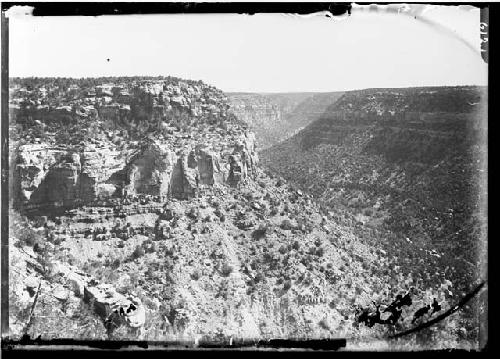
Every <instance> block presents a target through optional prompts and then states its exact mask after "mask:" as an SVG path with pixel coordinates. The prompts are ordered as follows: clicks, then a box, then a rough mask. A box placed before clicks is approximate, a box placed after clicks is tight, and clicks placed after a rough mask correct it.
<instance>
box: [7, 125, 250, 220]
mask: <svg viewBox="0 0 500 359" xmlns="http://www.w3.org/2000/svg"><path fill="white" fill-rule="evenodd" d="M257 163H258V156H257V153H256V152H255V138H254V136H253V135H252V134H248V133H245V134H242V135H241V136H240V137H239V138H236V140H235V141H234V143H233V144H229V145H228V146H227V148H226V149H225V150H224V151H217V150H214V149H213V148H211V147H210V146H208V145H206V144H196V143H193V144H192V146H191V147H187V148H183V149H181V150H177V151H176V150H175V148H173V146H171V145H170V144H165V143H159V142H155V141H148V143H146V144H144V145H143V146H142V148H141V149H139V150H137V151H135V153H133V154H130V155H127V154H126V153H120V152H119V151H112V150H109V149H100V150H99V151H87V150H83V151H77V150H72V149H63V148H51V147H49V146H44V145H25V146H21V147H20V148H19V151H18V154H17V162H16V170H17V176H18V178H19V181H18V182H19V185H18V186H19V187H18V192H19V195H18V196H17V204H18V206H21V207H23V208H24V209H28V210H30V209H33V210H36V209H40V208H41V207H44V208H46V207H60V208H62V207H64V208H69V207H74V206H77V205H80V204H84V203H89V202H92V201H94V200H97V199H106V198H112V197H122V196H127V195H137V194H147V195H153V196H162V197H164V198H166V197H174V198H177V199H189V198H192V197H194V196H196V194H197V192H198V190H199V189H200V188H202V187H212V186H217V185H230V186H238V185H239V184H240V183H242V182H243V181H244V180H245V178H247V177H248V176H252V175H253V174H254V173H255V170H256V166H257Z"/></svg>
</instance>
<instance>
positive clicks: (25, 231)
mask: <svg viewBox="0 0 500 359" xmlns="http://www.w3.org/2000/svg"><path fill="white" fill-rule="evenodd" d="M19 240H20V241H21V242H22V243H24V244H26V245H28V246H31V247H33V246H34V245H35V244H36V243H37V242H39V241H40V235H39V234H38V233H37V232H35V231H34V230H33V229H31V228H29V227H28V228H22V229H21V230H20V233H19Z"/></svg>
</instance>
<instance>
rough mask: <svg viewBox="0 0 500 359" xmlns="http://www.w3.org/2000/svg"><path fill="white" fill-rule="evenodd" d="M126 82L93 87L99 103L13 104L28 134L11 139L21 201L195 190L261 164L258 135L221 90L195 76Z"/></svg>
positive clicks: (46, 204)
mask: <svg viewBox="0 0 500 359" xmlns="http://www.w3.org/2000/svg"><path fill="white" fill-rule="evenodd" d="M127 86H128V87H127ZM127 86H125V85H123V86H115V87H118V90H117V91H115V93H116V96H113V97H111V96H107V94H106V93H105V94H104V95H106V96H104V95H103V96H102V97H101V98H99V96H97V95H94V93H91V96H97V99H100V100H101V102H99V101H98V100H96V98H94V97H91V98H90V99H89V98H88V97H83V98H79V99H77V100H74V99H66V101H69V103H68V104H67V105H66V106H61V104H60V103H61V102H62V103H64V101H65V100H64V99H60V101H59V106H57V107H54V106H53V107H50V104H49V105H46V104H42V105H41V104H38V103H30V102H29V101H28V102H26V101H25V102H23V103H20V104H18V105H15V104H14V105H11V123H12V126H17V127H18V128H19V131H20V132H21V131H22V132H23V133H24V136H23V137H22V138H17V139H16V138H14V137H13V139H12V140H13V141H14V142H17V143H18V146H17V147H16V148H15V149H14V150H13V151H12V156H13V158H14V161H13V164H14V167H15V168H14V178H15V179H16V181H17V182H18V186H17V187H14V188H13V195H14V203H15V204H16V206H18V207H19V208H23V209H26V210H39V209H46V208H70V207H74V206H78V205H81V204H85V203H90V202H92V201H95V200H97V199H106V198H108V199H109V198H114V197H117V198H122V197H126V196H129V195H137V194H147V195H153V196H160V197H173V198H178V199H188V198H192V197H194V196H196V195H197V192H198V190H199V189H200V188H202V187H207V186H208V187H212V186H218V185H228V186H238V185H239V184H240V183H241V182H242V181H244V180H245V179H246V178H247V177H249V176H252V175H253V174H254V173H255V170H256V165H257V163H258V156H257V153H256V150H255V136H254V135H253V134H252V133H251V132H249V131H247V130H246V129H245V127H244V126H242V125H241V123H239V122H238V121H237V119H236V118H235V117H234V115H232V114H230V113H229V112H228V108H229V105H227V100H226V98H225V96H224V95H223V93H222V92H220V91H219V90H216V89H215V88H212V87H210V86H207V85H205V84H200V83H191V82H189V81H188V82H182V81H180V82H175V81H174V82H168V81H163V82H161V81H160V82H156V83H155V82H153V83H147V82H146V83H142V84H133V83H132V84H127ZM89 91H90V92H91V91H95V90H92V89H91V90H89ZM38 102H40V101H39V100H38ZM54 114H63V115H61V116H55V115H54Z"/></svg>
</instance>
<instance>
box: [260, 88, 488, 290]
mask: <svg viewBox="0 0 500 359" xmlns="http://www.w3.org/2000/svg"><path fill="white" fill-rule="evenodd" d="M486 103H487V98H486V89H485V88H479V87H473V86H469V87H442V88H411V89H369V90H363V91H352V92H347V93H346V94H345V95H344V96H342V97H341V98H340V99H339V100H338V101H337V102H336V103H335V104H333V105H332V106H330V107H329V108H328V109H327V110H326V111H325V112H324V114H323V115H321V116H320V118H319V119H318V120H317V121H315V122H313V123H311V124H310V125H309V126H307V127H306V128H304V129H303V130H302V131H300V132H299V133H298V134H296V135H295V136H293V137H292V138H290V139H288V140H286V141H284V142H282V143H280V144H278V145H275V146H273V147H271V148H269V149H266V150H264V151H262V152H261V153H260V154H261V159H262V163H263V164H264V166H265V167H267V169H268V170H269V171H271V172H273V173H275V174H279V175H281V176H283V177H284V178H285V179H287V180H289V181H290V182H292V183H294V184H295V185H297V186H299V187H300V188H302V189H303V190H305V191H307V192H308V193H310V194H312V195H314V197H315V198H316V199H317V200H318V201H320V202H321V203H323V204H324V205H326V206H327V207H328V208H330V209H331V210H333V211H336V212H340V213H342V212H345V213H349V214H350V215H352V216H354V218H355V219H356V222H357V223H359V224H361V227H359V235H360V236H365V237H367V238H369V240H371V241H375V240H376V238H378V237H380V241H381V243H382V245H383V246H384V247H386V248H387V249H388V250H389V251H391V250H394V248H396V247H398V246H401V247H402V248H405V251H407V253H408V260H409V261H411V258H424V257H425V258H427V259H426V261H428V263H436V262H438V263H436V266H439V267H442V268H445V267H447V268H448V269H447V270H449V271H450V272H453V277H454V278H455V279H457V283H458V282H461V283H462V284H463V285H468V284H469V283H470V280H469V279H470V278H471V276H472V277H473V276H474V275H475V274H474V273H476V267H474V266H471V263H475V262H476V261H477V258H478V256H479V255H480V253H482V252H481V251H483V250H484V243H485V240H486V238H487V237H486V232H485V228H486V227H485V218H486V217H485V212H484V203H486V202H485V201H486V198H485V195H484V194H485V193H486V183H487V182H486V175H487V170H485V168H487V162H486V158H487V145H486V142H485V139H486V136H487V113H486V110H487V109H486V105H485V104H486ZM375 231H381V232H380V233H378V234H376V233H375ZM389 238H390V239H389ZM400 241H401V242H400ZM418 251H423V252H425V251H428V253H431V251H435V252H436V253H437V254H432V255H429V256H427V255H426V256H424V257H420V256H417V255H416V254H415V253H418ZM432 253H433V252H432ZM403 257H404V256H403ZM415 265H416V264H415V263H413V262H412V263H408V265H407V266H406V267H407V270H410V271H412V270H415V268H416V267H415ZM466 278H468V279H466Z"/></svg>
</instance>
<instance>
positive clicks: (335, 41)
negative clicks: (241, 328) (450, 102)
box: [9, 6, 487, 92]
mask: <svg viewBox="0 0 500 359" xmlns="http://www.w3.org/2000/svg"><path fill="white" fill-rule="evenodd" d="M363 9H364V11H361V8H359V9H356V8H355V9H353V12H352V15H351V16H347V15H346V16H343V17H341V18H337V17H336V18H332V17H326V16H324V14H318V15H309V16H299V15H292V14H256V15H253V16H250V15H237V14H200V15H197V14H189V15H144V16H137V15H134V16H127V15H117V16H100V17H32V16H21V15H19V16H10V17H9V18H10V20H9V22H10V28H9V36H10V38H9V72H10V76H12V77H14V76H21V77H24V76H38V77H44V76H54V77H57V76H60V77H87V76H92V77H94V76H134V75H151V76H157V75H163V76H169V75H170V76H176V77H181V78H186V79H193V80H203V81H204V82H207V83H209V84H211V85H214V86H216V87H218V88H220V89H222V90H223V91H227V92H240V91H244V92H305V91H307V92H309V91H311V92H326V91H344V90H354V89H362V88H370V87H411V86H444V85H487V65H486V64H485V63H484V62H483V61H482V59H481V56H480V53H479V46H480V39H479V10H478V9H473V8H472V9H471V7H467V6H461V7H456V6H432V7H427V8H426V9H425V11H423V12H422V8H417V10H416V11H417V12H418V16H417V18H415V17H414V16H408V15H407V14H405V13H404V12H402V13H399V14H387V13H383V12H381V11H378V12H376V13H375V12H373V11H372V12H370V11H366V8H363ZM358 10H359V11H358ZM412 11H415V8H414V9H413V10H412ZM422 19H424V20H425V21H422ZM108 59H109V61H108Z"/></svg>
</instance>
